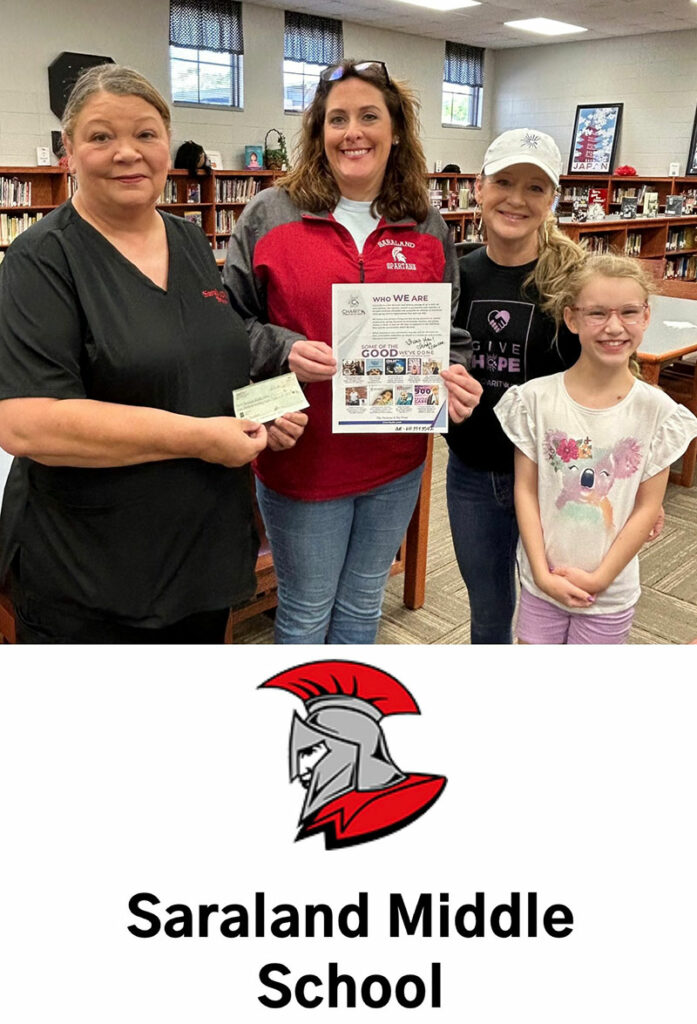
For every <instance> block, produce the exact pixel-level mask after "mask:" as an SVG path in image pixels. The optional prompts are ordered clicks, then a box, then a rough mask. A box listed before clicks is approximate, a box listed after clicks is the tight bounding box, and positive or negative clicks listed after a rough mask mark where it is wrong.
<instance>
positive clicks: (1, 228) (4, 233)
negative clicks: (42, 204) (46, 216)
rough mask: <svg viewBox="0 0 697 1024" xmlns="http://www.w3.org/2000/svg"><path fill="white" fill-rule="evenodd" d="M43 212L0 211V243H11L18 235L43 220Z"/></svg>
mask: <svg viewBox="0 0 697 1024" xmlns="http://www.w3.org/2000/svg"><path fill="white" fill-rule="evenodd" d="M42 217H43V213H22V214H16V213H0V245H9V244H10V242H14V240H15V238H16V237H17V236H18V235H21V234H22V232H23V231H26V230H27V228H30V227H31V226H32V224H36V222H37V221H39V220H41V218H42Z"/></svg>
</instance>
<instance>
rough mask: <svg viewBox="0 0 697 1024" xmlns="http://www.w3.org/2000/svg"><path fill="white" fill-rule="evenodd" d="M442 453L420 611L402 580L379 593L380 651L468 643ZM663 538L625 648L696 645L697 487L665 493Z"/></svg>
mask: <svg viewBox="0 0 697 1024" xmlns="http://www.w3.org/2000/svg"><path fill="white" fill-rule="evenodd" d="M446 462H447V448H446V445H445V442H444V441H443V440H442V439H441V438H436V443H435V448H434V459H433V494H432V501H431V524H430V530H429V548H428V570H427V580H426V603H425V605H424V607H423V608H420V609H419V610H418V611H409V610H408V609H407V608H405V607H404V605H403V603H402V587H403V578H402V577H401V576H394V577H392V579H391V580H390V581H389V583H388V586H387V594H386V597H385V604H384V608H383V618H382V623H381V625H380V632H379V634H378V643H380V644H466V643H469V604H468V601H467V590H466V588H465V585H464V583H463V582H462V577H461V576H460V573H459V570H458V568H457V564H456V562H455V554H454V552H453V546H452V541H451V538H450V528H449V525H448V513H447V510H446V507H445V466H446ZM665 511H666V524H665V527H664V529H663V533H662V534H661V536H660V537H659V538H658V540H656V541H654V542H653V543H652V544H649V545H647V546H646V547H645V548H644V549H643V551H642V553H641V555H640V560H641V579H642V590H643V592H642V596H641V599H640V601H639V607H638V609H637V614H636V617H635V620H634V625H633V627H632V632H631V634H630V637H629V642H630V643H632V644H679V643H686V642H687V641H689V640H692V639H694V638H696V637H697V485H696V486H693V487H690V488H687V487H677V486H674V485H672V484H671V485H669V486H668V493H667V495H666V500H665ZM235 641H236V642H237V643H242V644H270V643H273V620H272V618H270V617H269V616H267V615H258V616H256V617H255V618H253V619H250V620H248V621H247V622H245V623H243V624H242V625H241V626H240V627H239V628H238V629H237V630H236V632H235Z"/></svg>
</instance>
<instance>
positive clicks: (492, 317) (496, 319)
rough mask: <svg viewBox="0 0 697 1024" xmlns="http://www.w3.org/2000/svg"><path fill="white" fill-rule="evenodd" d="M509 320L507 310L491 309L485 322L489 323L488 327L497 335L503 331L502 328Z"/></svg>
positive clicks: (509, 316)
mask: <svg viewBox="0 0 697 1024" xmlns="http://www.w3.org/2000/svg"><path fill="white" fill-rule="evenodd" d="M510 319H511V314H510V313H509V312H508V310H507V309H492V311H491V312H490V313H489V315H488V317H487V320H488V321H489V326H490V327H491V328H493V330H495V331H496V333H497V334H498V333H499V331H502V330H503V329H504V327H505V326H506V325H507V323H508V321H509V320H510Z"/></svg>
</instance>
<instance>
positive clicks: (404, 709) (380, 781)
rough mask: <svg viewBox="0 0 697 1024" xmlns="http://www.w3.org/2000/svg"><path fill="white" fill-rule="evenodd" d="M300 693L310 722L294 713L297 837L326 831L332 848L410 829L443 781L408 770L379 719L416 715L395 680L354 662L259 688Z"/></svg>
mask: <svg viewBox="0 0 697 1024" xmlns="http://www.w3.org/2000/svg"><path fill="white" fill-rule="evenodd" d="M265 687H276V688H278V689H282V690H288V691H289V692H290V693H293V694H295V695H296V696H297V697H300V699H301V700H302V701H303V702H304V704H305V709H306V711H307V717H306V718H301V717H300V716H299V715H298V714H297V713H296V714H294V716H293V722H292V726H291V733H290V780H291V782H294V781H295V780H296V779H298V780H299V781H300V783H301V785H302V786H304V788H305V790H306V793H305V800H304V803H303V808H302V811H301V814H300V831H299V832H298V835H297V838H298V839H304V838H305V837H306V836H308V835H310V834H311V833H313V832H324V834H325V843H326V846H327V848H329V849H331V848H334V847H337V846H348V845H354V844H356V843H363V842H368V841H369V840H372V839H377V838H378V837H379V836H382V835H386V834H389V833H391V832H394V831H396V830H397V829H400V828H403V827H404V826H405V825H408V824H409V823H410V822H411V821H414V820H415V818H417V817H419V816H420V815H421V814H423V813H424V812H425V811H426V810H428V808H429V807H430V806H431V804H433V803H434V802H435V801H436V800H437V799H438V797H439V796H440V794H441V792H442V790H443V788H444V786H445V783H446V780H445V779H444V778H443V777H442V776H434V775H416V774H413V773H408V772H403V771H402V770H401V769H400V768H398V767H397V765H396V764H395V763H394V761H393V760H392V757H391V756H390V752H389V750H388V748H387V742H386V740H385V737H384V734H383V731H382V725H381V721H382V719H383V718H385V717H386V716H388V715H394V714H419V708H418V706H417V704H416V702H415V701H414V699H413V697H412V696H411V694H410V693H409V691H408V690H407V689H406V688H405V687H404V686H402V684H401V683H400V682H398V681H397V680H396V679H395V678H394V677H393V676H390V675H388V674H387V673H386V672H383V671H381V670H380V669H377V668H373V667H372V666H370V665H363V664H360V663H359V662H353V661H315V662H309V663H307V664H305V665H299V666H298V667H297V668H294V669H291V670H290V671H288V672H281V673H279V675H276V676H273V677H272V678H271V679H269V680H267V681H266V682H265V683H262V686H261V687H260V689H263V688H265Z"/></svg>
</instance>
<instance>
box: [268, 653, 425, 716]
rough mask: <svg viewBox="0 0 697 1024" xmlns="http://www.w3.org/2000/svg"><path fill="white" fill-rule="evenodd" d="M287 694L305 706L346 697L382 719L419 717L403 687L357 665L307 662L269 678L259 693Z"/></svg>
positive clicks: (411, 698) (358, 662) (386, 675)
mask: <svg viewBox="0 0 697 1024" xmlns="http://www.w3.org/2000/svg"><path fill="white" fill-rule="evenodd" d="M264 687H276V688H277V689H279V690H288V691H289V692H290V693H294V694H295V696H296V697H300V699H301V700H302V701H304V702H307V701H308V700H312V699H313V698H314V697H327V696H331V695H339V694H342V695H346V696H349V697H358V698H359V699H360V700H364V701H366V702H367V703H369V704H372V705H373V707H374V708H375V709H376V710H377V711H379V712H380V714H382V715H418V714H419V713H420V712H419V706H418V704H417V703H416V701H415V700H414V698H413V697H412V695H411V694H410V693H409V691H408V690H407V689H406V687H404V686H402V684H401V683H400V682H399V681H398V680H397V679H395V678H394V676H391V675H389V673H387V672H383V671H382V669H379V668H374V667H373V666H372V665H364V664H362V663H361V662H360V661H308V662H306V663H305V664H304V665H296V667H295V668H291V669H288V670H287V671H285V672H279V673H278V674H277V675H275V676H271V678H270V679H267V680H266V682H265V683H262V684H261V686H260V687H259V689H260V690H261V689H263V688H264Z"/></svg>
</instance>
